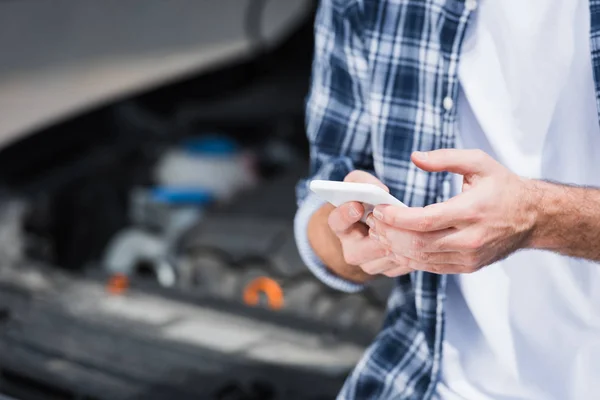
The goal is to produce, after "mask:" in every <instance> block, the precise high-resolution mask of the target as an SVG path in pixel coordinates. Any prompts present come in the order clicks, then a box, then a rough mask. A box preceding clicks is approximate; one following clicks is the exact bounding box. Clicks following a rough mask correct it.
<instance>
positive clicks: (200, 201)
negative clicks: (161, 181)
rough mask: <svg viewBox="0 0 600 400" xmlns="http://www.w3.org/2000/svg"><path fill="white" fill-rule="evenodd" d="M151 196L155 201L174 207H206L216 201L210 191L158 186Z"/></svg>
mask: <svg viewBox="0 0 600 400" xmlns="http://www.w3.org/2000/svg"><path fill="white" fill-rule="evenodd" d="M151 196H152V200H154V201H157V202H160V203H166V204H174V205H175V204H178V205H184V204H186V205H191V204H195V205H205V204H208V203H210V202H211V201H213V200H214V196H213V195H212V194H211V193H210V192H209V191H207V190H203V189H198V188H190V187H169V186H157V187H155V188H154V189H152V191H151Z"/></svg>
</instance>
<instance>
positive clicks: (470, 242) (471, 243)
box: [463, 236, 483, 251]
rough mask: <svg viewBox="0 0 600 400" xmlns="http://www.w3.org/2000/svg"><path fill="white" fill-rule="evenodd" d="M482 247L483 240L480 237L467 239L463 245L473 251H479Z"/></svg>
mask: <svg viewBox="0 0 600 400" xmlns="http://www.w3.org/2000/svg"><path fill="white" fill-rule="evenodd" d="M482 245H483V239H482V238H481V237H479V236H477V237H473V238H470V239H467V240H466V241H465V242H464V244H463V246H464V247H465V249H467V250H471V251H473V250H475V251H477V250H479V249H480V248H481V246H482Z"/></svg>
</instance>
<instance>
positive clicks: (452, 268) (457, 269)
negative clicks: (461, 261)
mask: <svg viewBox="0 0 600 400" xmlns="http://www.w3.org/2000/svg"><path fill="white" fill-rule="evenodd" d="M408 266H409V267H410V268H411V269H413V270H416V271H425V272H431V273H432V274H459V273H461V271H462V268H461V266H460V265H456V264H424V263H419V262H416V261H411V262H409V263H408Z"/></svg>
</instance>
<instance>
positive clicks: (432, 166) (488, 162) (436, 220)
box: [367, 149, 538, 274]
mask: <svg viewBox="0 0 600 400" xmlns="http://www.w3.org/2000/svg"><path fill="white" fill-rule="evenodd" d="M412 160H413V162H414V163H415V164H416V165H417V166H418V167H419V168H421V169H423V170H426V171H431V172H438V171H448V172H453V173H457V174H460V175H462V176H463V187H462V193H460V194H459V195H457V196H455V197H453V198H451V199H450V200H448V201H445V202H443V203H438V204H433V205H430V206H426V207H396V206H378V207H376V208H375V210H374V212H373V214H372V215H371V216H370V217H369V219H368V220H367V223H368V225H369V226H370V227H371V230H370V231H371V232H370V234H371V235H372V237H373V238H375V239H377V240H380V241H381V242H382V243H383V244H384V245H386V246H388V248H389V249H390V250H391V252H392V253H393V254H395V256H396V257H397V258H398V259H399V260H400V261H403V263H405V264H406V265H407V266H408V267H409V268H411V269H416V270H423V271H428V272H433V273H442V274H456V273H470V272H474V271H477V270H478V269H480V268H482V267H484V266H486V265H489V264H491V263H493V262H495V261H498V260H500V259H502V258H504V257H506V256H508V255H509V254H511V253H513V252H514V251H516V250H519V249H521V248H524V247H526V245H527V241H528V238H529V236H530V234H531V232H532V229H533V228H534V225H535V222H536V218H537V214H538V211H537V208H538V207H537V204H536V203H537V200H536V190H535V185H533V184H532V181H530V180H527V179H523V178H521V177H519V176H517V175H515V174H513V173H512V172H510V171H509V170H508V169H506V168H505V167H503V166H502V165H501V164H499V163H498V162H496V161H495V160H494V159H493V158H492V157H490V156H489V155H487V154H486V153H484V152H483V151H480V150H453V149H446V150H435V151H431V152H428V153H414V154H413V157H412Z"/></svg>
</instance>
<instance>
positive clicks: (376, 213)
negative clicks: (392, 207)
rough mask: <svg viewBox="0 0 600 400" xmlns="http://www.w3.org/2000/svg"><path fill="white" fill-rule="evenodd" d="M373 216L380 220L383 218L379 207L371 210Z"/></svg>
mask: <svg viewBox="0 0 600 400" xmlns="http://www.w3.org/2000/svg"><path fill="white" fill-rule="evenodd" d="M373 216H374V217H375V218H377V219H378V220H382V219H383V213H382V212H381V210H380V209H379V208H375V209H374V210H373Z"/></svg>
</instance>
